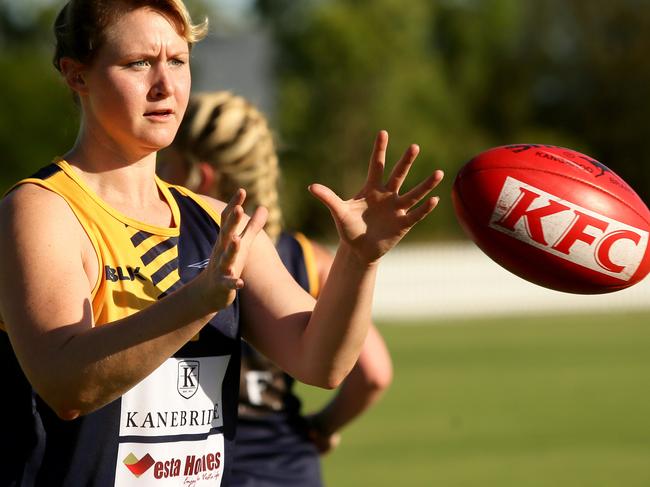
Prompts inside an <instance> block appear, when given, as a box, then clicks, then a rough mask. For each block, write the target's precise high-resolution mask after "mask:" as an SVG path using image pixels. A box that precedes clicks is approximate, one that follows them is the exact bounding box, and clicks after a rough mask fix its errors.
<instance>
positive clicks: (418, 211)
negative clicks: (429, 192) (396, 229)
mask: <svg viewBox="0 0 650 487" xmlns="http://www.w3.org/2000/svg"><path fill="white" fill-rule="evenodd" d="M438 201H440V198H439V197H438V196H432V197H431V198H428V199H427V200H426V201H425V202H424V203H422V204H421V205H420V206H418V207H417V208H415V209H413V210H411V211H409V212H408V213H407V214H406V215H405V216H404V217H403V218H404V223H405V224H406V226H407V227H408V228H410V227H412V226H413V225H415V224H416V223H418V222H419V221H421V220H422V219H423V218H424V217H426V216H427V215H428V214H429V213H431V212H432V211H433V209H434V208H435V207H436V206H438Z"/></svg>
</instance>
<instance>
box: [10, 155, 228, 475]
mask: <svg viewBox="0 0 650 487" xmlns="http://www.w3.org/2000/svg"><path fill="white" fill-rule="evenodd" d="M24 183H33V184H37V185H40V186H42V187H44V188H47V189H49V190H51V191H53V192H55V193H57V194H59V195H60V196H61V197H63V198H64V199H65V200H66V202H67V203H68V205H69V206H70V208H71V209H72V211H73V212H74V213H75V215H76V217H77V219H78V220H79V222H80V224H81V225H82V227H83V228H84V230H85V231H86V233H87V235H88V237H89V238H90V241H91V242H92V245H93V247H94V249H95V252H96V255H97V259H98V266H99V270H100V272H99V278H98V280H97V282H96V283H95V286H94V288H93V290H92V294H91V296H92V311H93V316H94V323H95V326H102V325H105V324H107V323H110V322H112V321H115V320H119V319H120V318H123V317H126V316H129V315H130V314H132V313H135V312H137V311H139V310H142V309H144V308H146V307H147V306H149V305H150V304H152V303H153V302H155V301H156V300H158V299H161V298H162V297H164V296H166V295H168V294H169V293H171V292H173V291H174V290H175V289H178V288H179V287H181V286H182V285H183V284H184V283H186V282H188V281H190V280H191V279H193V278H194V277H195V276H196V275H197V274H198V273H199V272H200V271H201V269H202V268H204V267H205V266H206V264H207V261H208V259H209V257H210V254H211V251H212V247H213V244H214V243H215V241H216V238H217V235H218V233H219V215H218V214H217V213H216V212H215V211H214V210H213V209H212V208H211V207H210V206H209V205H208V204H207V203H205V202H204V201H202V200H201V199H200V197H198V196H196V195H194V194H193V193H191V192H190V191H188V190H186V189H184V188H181V187H178V186H170V185H168V184H166V183H164V182H163V181H161V180H159V179H157V180H156V184H157V185H158V188H159V191H160V193H161V194H162V195H163V196H164V198H165V199H166V201H167V203H168V204H169V206H170V208H171V210H172V214H173V220H174V226H173V227H171V228H160V227H155V226H151V225H147V224H144V223H142V222H138V221H135V220H133V219H131V218H129V217H127V216H125V215H123V214H121V213H120V212H118V211H116V210H115V209H113V208H111V207H109V206H108V205H107V204H106V203H105V202H103V201H102V200H101V199H100V198H99V197H98V196H97V194H95V193H94V192H93V191H92V190H91V189H90V188H89V187H88V186H86V185H85V184H84V183H83V181H82V180H81V179H80V178H79V177H78V175H77V174H76V173H75V172H74V170H73V169H72V168H71V167H70V166H69V165H68V164H67V163H66V162H65V161H57V162H56V163H55V164H51V165H50V166H47V167H45V168H44V169H42V170H41V171H39V172H38V173H36V174H35V175H34V176H33V177H32V178H29V179H26V180H23V181H21V182H20V183H18V184H24ZM238 302H239V301H238V298H237V299H236V300H235V302H234V303H233V304H232V305H231V306H229V307H228V308H226V309H224V310H222V311H220V312H219V313H218V314H217V315H216V316H215V317H214V318H213V319H212V320H211V321H210V323H208V324H207V325H206V326H205V327H204V328H203V329H202V330H201V332H200V333H199V334H198V335H197V336H195V337H194V339H192V340H190V341H189V342H188V343H186V344H185V345H184V346H183V347H182V348H181V349H180V350H179V351H178V352H177V353H175V354H174V355H173V356H172V357H170V358H169V359H167V360H166V361H165V362H164V363H163V364H162V365H161V366H160V367H159V368H158V369H156V370H155V371H154V372H153V373H151V374H150V375H149V376H148V377H146V378H145V379H144V380H142V381H141V382H140V383H138V384H137V385H135V386H134V387H133V388H132V389H130V390H129V391H128V392H127V393H125V394H124V395H123V396H122V397H120V398H119V399H117V400H115V401H113V402H111V403H110V404H108V405H106V406H104V407H102V408H100V409H99V410H97V411H95V412H93V413H90V414H88V415H85V416H82V417H79V418H77V419H75V420H73V421H63V420H61V419H59V418H58V417H57V416H56V414H55V413H54V412H53V411H52V410H51V409H50V408H49V407H48V406H47V405H46V404H45V402H44V401H43V400H42V399H41V398H40V397H39V395H38V394H37V393H36V392H35V391H34V390H33V389H32V387H31V386H30V384H29V382H28V381H27V379H26V378H25V376H24V374H23V372H22V370H21V369H20V366H19V365H18V362H17V360H16V357H15V354H14V353H13V349H12V348H11V344H10V343H9V340H8V336H7V334H6V333H5V332H4V331H0V355H1V357H2V368H3V377H4V379H5V387H7V389H6V392H7V394H6V395H5V398H4V399H3V401H1V406H0V411H1V417H2V418H3V426H1V427H0V428H1V429H3V430H5V431H2V433H1V435H2V438H3V440H4V442H5V445H6V446H8V447H9V448H8V449H5V451H7V453H4V454H3V455H2V458H1V459H0V484H1V485H20V486H71V487H77V486H114V485H115V486H120V487H145V486H147V487H149V486H165V487H166V486H179V487H180V486H186V485H193V486H221V485H224V486H225V485H228V476H229V470H230V463H231V461H232V458H231V457H232V448H233V441H234V435H235V423H236V414H237V389H238V386H239V368H240V333H239V313H238V306H239V305H238ZM9 428H10V429H9Z"/></svg>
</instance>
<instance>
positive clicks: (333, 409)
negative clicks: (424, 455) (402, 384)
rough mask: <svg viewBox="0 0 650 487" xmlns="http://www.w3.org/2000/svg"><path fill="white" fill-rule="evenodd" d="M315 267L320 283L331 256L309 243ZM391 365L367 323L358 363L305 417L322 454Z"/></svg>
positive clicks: (373, 395)
mask: <svg viewBox="0 0 650 487" xmlns="http://www.w3.org/2000/svg"><path fill="white" fill-rule="evenodd" d="M312 248H313V250H314V257H315V258H316V262H317V266H318V275H319V282H320V283H324V282H325V281H326V280H327V277H328V275H329V270H330V266H331V264H332V254H331V253H330V252H329V251H328V250H327V249H325V248H323V247H321V246H320V245H318V244H316V243H314V242H312ZM392 378H393V364H392V361H391V358H390V354H389V352H388V349H387V348H386V344H385V342H384V339H383V338H382V336H381V334H380V333H379V331H378V330H377V328H375V326H374V325H373V324H370V328H369V329H368V336H367V337H366V340H365V342H364V344H363V348H362V349H361V354H360V355H359V360H357V363H356V364H355V366H354V368H353V369H352V371H351V372H350V374H349V375H348V376H347V377H346V378H345V380H344V381H343V384H342V385H341V387H340V388H339V389H338V391H337V392H336V394H335V395H334V397H333V398H332V399H331V400H330V401H329V403H327V405H326V406H325V407H324V408H323V409H321V410H320V411H318V412H316V413H315V414H312V415H310V416H308V417H307V419H308V420H309V423H310V437H311V439H312V441H313V442H314V443H315V444H316V446H317V447H318V449H319V451H320V452H321V453H327V452H328V451H330V450H331V449H333V448H334V447H336V445H337V444H338V442H339V438H340V434H339V431H340V430H341V429H342V428H343V427H344V426H345V425H347V424H348V423H350V422H351V421H353V420H354V419H355V418H357V417H358V416H360V415H361V414H362V413H363V412H364V411H366V410H367V409H368V408H369V407H371V406H372V405H373V404H375V403H376V402H377V401H378V400H379V399H380V398H381V396H382V395H383V393H384V392H385V390H386V389H387V388H388V387H389V386H390V383H391V381H392Z"/></svg>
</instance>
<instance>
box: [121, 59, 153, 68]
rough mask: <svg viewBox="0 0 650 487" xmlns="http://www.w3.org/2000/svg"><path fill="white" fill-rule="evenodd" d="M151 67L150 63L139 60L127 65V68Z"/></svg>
mask: <svg viewBox="0 0 650 487" xmlns="http://www.w3.org/2000/svg"><path fill="white" fill-rule="evenodd" d="M150 65H151V64H150V63H149V61H147V60H145V59H139V60H137V61H132V62H130V63H128V64H127V66H129V67H130V68H147V67H149V66H150Z"/></svg>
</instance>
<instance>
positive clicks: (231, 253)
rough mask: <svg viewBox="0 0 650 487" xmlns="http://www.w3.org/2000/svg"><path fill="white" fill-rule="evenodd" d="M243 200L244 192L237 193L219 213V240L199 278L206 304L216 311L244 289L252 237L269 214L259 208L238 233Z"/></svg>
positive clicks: (253, 238)
mask: <svg viewBox="0 0 650 487" xmlns="http://www.w3.org/2000/svg"><path fill="white" fill-rule="evenodd" d="M245 199H246V191H244V190H243V189H239V190H237V192H236V193H235V194H234V195H233V197H232V198H231V199H230V202H229V203H228V205H227V206H226V207H225V208H224V209H223V211H222V212H221V229H220V232H219V238H218V239H217V242H216V244H215V246H214V248H213V249H212V255H211V256H210V261H209V263H208V266H207V267H206V269H205V270H204V271H203V272H202V273H201V276H200V278H201V279H202V280H203V285H204V288H203V289H204V291H205V292H204V296H205V300H206V305H207V306H208V307H209V309H211V310H212V311H219V310H221V309H224V308H225V307H226V306H228V305H229V304H231V303H232V302H233V301H234V299H235V295H236V291H237V289H241V288H242V287H244V281H243V279H242V278H241V273H242V270H243V269H244V267H245V265H246V261H247V259H248V253H249V250H250V248H251V245H252V244H253V241H254V240H255V237H256V236H257V234H258V233H259V232H260V230H261V229H262V228H263V227H264V225H265V223H266V218H267V215H268V212H267V210H266V208H264V207H258V208H257V209H256V210H255V212H254V213H253V215H252V216H251V217H250V218H249V219H248V221H247V222H246V224H245V226H244V228H243V230H240V229H241V227H242V225H243V222H244V219H245V214H244V209H243V207H242V205H243V203H244V200H245Z"/></svg>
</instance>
